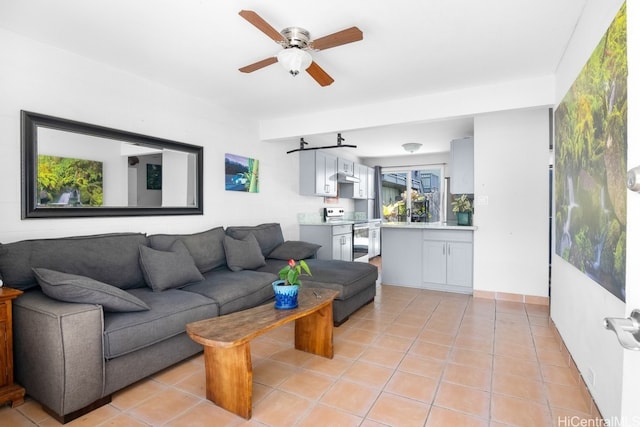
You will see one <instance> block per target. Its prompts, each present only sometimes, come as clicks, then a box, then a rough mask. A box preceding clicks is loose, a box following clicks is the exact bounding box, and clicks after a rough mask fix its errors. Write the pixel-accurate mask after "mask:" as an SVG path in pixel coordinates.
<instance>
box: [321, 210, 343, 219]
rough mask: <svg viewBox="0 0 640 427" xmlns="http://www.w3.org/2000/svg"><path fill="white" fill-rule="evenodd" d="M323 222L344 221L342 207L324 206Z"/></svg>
mask: <svg viewBox="0 0 640 427" xmlns="http://www.w3.org/2000/svg"><path fill="white" fill-rule="evenodd" d="M324 220H325V222H338V221H344V208H339V207H335V208H324Z"/></svg>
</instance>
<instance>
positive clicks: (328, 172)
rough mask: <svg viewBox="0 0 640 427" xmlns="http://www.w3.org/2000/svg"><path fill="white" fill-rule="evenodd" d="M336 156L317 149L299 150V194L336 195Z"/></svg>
mask: <svg viewBox="0 0 640 427" xmlns="http://www.w3.org/2000/svg"><path fill="white" fill-rule="evenodd" d="M337 175H338V158H337V157H336V156H332V155H331V154H327V153H324V152H322V151H318V150H310V151H300V194H301V195H303V196H326V197H335V196H337V195H338V185H337V182H338V181H337Z"/></svg>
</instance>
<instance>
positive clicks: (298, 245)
mask: <svg viewBox="0 0 640 427" xmlns="http://www.w3.org/2000/svg"><path fill="white" fill-rule="evenodd" d="M321 247H322V245H316V244H315V243H309V242H303V241H298V240H287V241H286V242H284V243H283V244H281V245H280V246H277V247H276V248H275V249H274V250H272V251H271V253H270V254H269V256H268V257H267V258H273V259H284V260H289V259H295V260H296V261H297V260H299V259H307V258H311V257H314V256H315V255H316V252H318V249H320V248H321Z"/></svg>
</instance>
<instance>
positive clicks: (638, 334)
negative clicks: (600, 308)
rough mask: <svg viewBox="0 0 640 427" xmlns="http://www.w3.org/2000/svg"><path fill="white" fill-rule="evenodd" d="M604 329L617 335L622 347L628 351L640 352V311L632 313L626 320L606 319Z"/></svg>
mask: <svg viewBox="0 0 640 427" xmlns="http://www.w3.org/2000/svg"><path fill="white" fill-rule="evenodd" d="M604 327H605V328H606V329H609V330H610V331H613V332H615V333H616V336H617V337H618V341H619V342H620V345H621V346H623V347H624V348H626V349H628V350H636V351H639V350H640V310H638V309H634V310H632V311H631V316H630V317H627V318H626V319H622V318H614V317H605V318H604Z"/></svg>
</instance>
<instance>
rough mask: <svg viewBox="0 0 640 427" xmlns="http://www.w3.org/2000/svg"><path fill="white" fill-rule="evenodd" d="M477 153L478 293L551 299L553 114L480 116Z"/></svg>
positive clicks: (475, 284) (518, 112)
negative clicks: (551, 147) (550, 159)
mask: <svg viewBox="0 0 640 427" xmlns="http://www.w3.org/2000/svg"><path fill="white" fill-rule="evenodd" d="M474 149H475V156H474V186H475V206H474V215H473V223H474V225H476V226H477V227H478V230H477V231H476V232H475V235H474V253H473V255H474V260H473V288H474V290H480V291H490V292H506V293H514V294H522V295H532V296H539V297H547V296H548V294H549V285H548V284H549V258H548V248H549V238H548V234H549V219H548V212H549V112H548V109H546V108H537V109H531V110H515V111H507V112H498V113H491V114H483V115H479V116H477V117H476V118H475V122H474ZM483 198H484V199H485V200H486V203H483V202H482V199H483Z"/></svg>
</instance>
